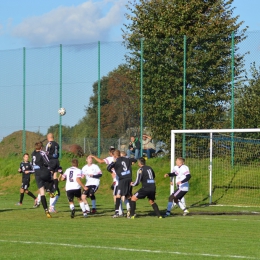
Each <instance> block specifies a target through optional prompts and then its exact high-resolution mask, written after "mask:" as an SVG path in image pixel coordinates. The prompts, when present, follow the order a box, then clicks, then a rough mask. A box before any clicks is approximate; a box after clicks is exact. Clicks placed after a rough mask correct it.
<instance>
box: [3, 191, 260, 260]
mask: <svg viewBox="0 0 260 260" xmlns="http://www.w3.org/2000/svg"><path fill="white" fill-rule="evenodd" d="M18 198H19V193H18V192H15V194H14V193H13V194H5V195H2V196H1V200H0V223H1V225H0V234H1V237H0V248H1V251H0V259H80V258H84V259H106V260H108V259H131V260H132V259H135V260H137V259H260V247H259V243H260V232H259V230H260V214H259V213H260V212H259V208H239V209H234V214H232V213H231V212H232V209H228V212H229V214H223V212H225V209H224V208H223V207H222V208H220V207H207V208H194V209H190V212H191V214H190V216H185V217H184V216H182V215H181V211H180V209H177V208H176V209H174V210H173V212H174V213H175V214H174V215H173V216H171V217H168V218H163V219H158V218H157V217H155V216H154V214H153V212H152V209H151V207H150V206H149V205H148V202H147V201H146V200H140V201H138V202H137V214H138V217H137V218H136V219H127V218H118V219H113V218H111V215H112V214H113V202H112V196H101V194H98V193H97V204H98V207H97V208H98V213H97V214H95V215H91V214H89V217H88V218H83V217H82V214H81V212H80V208H79V206H78V205H77V204H76V209H77V212H76V217H75V218H74V219H71V218H70V210H69V207H68V203H67V200H66V197H65V192H64V191H62V194H61V197H60V200H59V202H58V204H57V210H58V213H56V214H54V213H53V214H52V216H53V217H52V218H51V219H48V218H46V216H45V214H44V211H43V209H42V207H40V208H37V209H33V208H32V205H33V200H32V199H31V198H30V197H29V196H26V195H25V198H24V203H23V205H22V206H15V205H14V204H15V202H17V201H18ZM165 203H166V199H164V200H163V199H160V200H158V205H159V207H160V208H161V210H162V212H164V208H163V206H162V205H163V204H165ZM238 211H239V212H241V215H237V212H238ZM252 212H255V214H253V213H252Z"/></svg>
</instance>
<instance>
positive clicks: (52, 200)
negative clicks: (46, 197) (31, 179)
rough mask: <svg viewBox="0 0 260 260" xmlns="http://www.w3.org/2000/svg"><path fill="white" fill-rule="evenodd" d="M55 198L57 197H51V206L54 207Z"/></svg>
mask: <svg viewBox="0 0 260 260" xmlns="http://www.w3.org/2000/svg"><path fill="white" fill-rule="evenodd" d="M54 199H55V197H54V198H51V197H50V207H53V202H54Z"/></svg>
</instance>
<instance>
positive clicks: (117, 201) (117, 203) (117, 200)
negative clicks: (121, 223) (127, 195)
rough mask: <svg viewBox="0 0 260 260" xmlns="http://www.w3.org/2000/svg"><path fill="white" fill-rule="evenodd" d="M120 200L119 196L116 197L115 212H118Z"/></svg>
mask: <svg viewBox="0 0 260 260" xmlns="http://www.w3.org/2000/svg"><path fill="white" fill-rule="evenodd" d="M120 201H121V198H116V206H115V210H116V211H117V212H118V210H119V206H120Z"/></svg>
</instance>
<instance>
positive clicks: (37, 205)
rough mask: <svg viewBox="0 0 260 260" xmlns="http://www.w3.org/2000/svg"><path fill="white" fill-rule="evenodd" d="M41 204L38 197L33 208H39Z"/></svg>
mask: <svg viewBox="0 0 260 260" xmlns="http://www.w3.org/2000/svg"><path fill="white" fill-rule="evenodd" d="M39 206H40V203H38V199H37V198H36V199H35V200H34V205H33V208H38V207H39Z"/></svg>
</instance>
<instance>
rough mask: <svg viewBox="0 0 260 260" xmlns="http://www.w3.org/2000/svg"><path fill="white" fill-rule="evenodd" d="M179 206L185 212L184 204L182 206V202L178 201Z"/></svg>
mask: <svg viewBox="0 0 260 260" xmlns="http://www.w3.org/2000/svg"><path fill="white" fill-rule="evenodd" d="M177 205H178V206H179V207H180V208H181V209H182V210H185V207H184V206H183V204H182V203H181V202H180V201H178V203H177Z"/></svg>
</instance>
